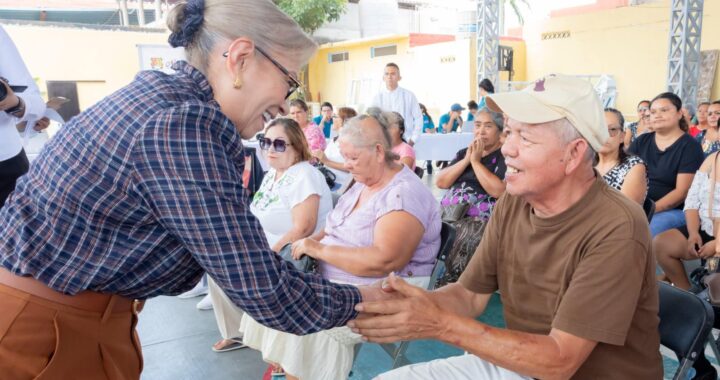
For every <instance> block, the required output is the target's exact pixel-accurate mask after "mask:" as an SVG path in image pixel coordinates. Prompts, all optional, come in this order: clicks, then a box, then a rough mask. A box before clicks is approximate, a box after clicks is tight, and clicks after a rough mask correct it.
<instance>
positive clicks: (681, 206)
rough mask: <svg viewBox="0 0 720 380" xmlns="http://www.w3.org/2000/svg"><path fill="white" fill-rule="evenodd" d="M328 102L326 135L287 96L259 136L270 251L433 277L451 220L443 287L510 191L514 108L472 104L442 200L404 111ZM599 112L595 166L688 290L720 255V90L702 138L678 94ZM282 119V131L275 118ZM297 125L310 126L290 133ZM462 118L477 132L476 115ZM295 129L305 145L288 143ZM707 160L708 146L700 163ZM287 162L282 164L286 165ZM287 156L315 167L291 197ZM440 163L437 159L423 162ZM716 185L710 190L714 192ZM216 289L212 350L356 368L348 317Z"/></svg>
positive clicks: (672, 277) (357, 275) (288, 367)
mask: <svg viewBox="0 0 720 380" xmlns="http://www.w3.org/2000/svg"><path fill="white" fill-rule="evenodd" d="M331 107H332V106H329V103H328V104H323V108H322V109H321V112H322V113H321V115H320V116H318V117H316V118H315V119H318V118H319V121H320V123H321V125H326V123H327V120H326V119H327V118H328V117H330V120H332V125H331V126H330V132H329V135H330V136H332V137H331V138H328V139H325V137H326V136H320V133H321V129H320V127H319V126H318V125H316V124H317V123H313V122H310V121H309V118H308V115H307V112H308V107H307V105H306V104H305V103H304V102H302V101H299V100H298V101H293V102H292V103H291V110H290V116H291V117H292V120H289V119H278V120H276V121H275V122H273V124H270V125H269V126H268V128H267V130H266V131H265V134H264V136H263V137H262V138H261V140H262V141H261V147H262V149H263V150H265V151H267V154H268V156H269V157H273V160H269V163H270V166H271V172H269V174H270V175H269V176H267V177H266V178H265V180H264V181H263V184H262V186H261V189H260V190H259V191H258V193H257V194H256V195H255V200H254V201H253V212H254V213H255V214H256V216H257V217H258V218H259V220H260V221H261V224H263V227H264V228H266V235H267V237H268V241H269V242H270V244H271V246H272V248H273V249H274V250H276V251H278V250H279V249H280V248H281V247H282V246H283V245H284V244H285V243H288V242H292V243H293V255H295V256H296V257H298V258H299V257H300V256H301V255H307V256H310V257H312V258H314V259H315V260H317V262H318V267H317V269H316V270H317V271H318V273H319V274H320V275H321V276H323V277H324V278H326V279H328V280H330V281H333V282H338V283H348V284H355V285H366V284H370V283H372V282H373V281H376V280H378V279H381V278H383V277H385V276H387V275H388V274H389V273H390V272H395V273H397V274H398V275H399V276H402V277H404V278H405V279H406V280H407V281H408V282H410V283H411V284H414V285H418V286H420V287H423V288H424V287H427V285H428V281H429V274H430V271H431V270H432V267H433V266H434V264H435V263H434V260H435V256H436V254H437V250H438V247H439V231H440V220H441V218H442V220H445V221H447V222H450V223H451V224H452V225H453V226H454V227H455V230H456V240H455V242H454V244H453V247H452V249H451V251H450V253H449V255H448V256H447V258H446V264H447V271H446V273H445V274H444V275H443V276H442V277H441V278H440V279H439V281H438V286H443V285H447V284H450V283H453V282H456V281H457V280H458V279H459V278H460V277H461V275H462V273H463V272H464V271H465V268H466V267H467V265H468V263H469V262H470V261H471V258H472V257H473V254H474V253H475V251H476V249H477V247H478V246H479V245H480V242H481V240H482V238H483V235H484V232H485V227H486V225H487V223H488V220H489V219H490V217H491V215H492V213H493V211H494V208H495V203H496V202H497V201H498V199H499V198H500V197H501V196H502V195H503V194H504V192H505V186H506V185H505V173H506V170H507V169H506V164H505V157H504V156H503V154H502V152H501V147H502V145H503V143H504V140H505V137H506V134H505V132H506V130H505V125H506V123H507V116H506V115H503V114H502V113H496V112H493V111H491V110H490V109H488V108H487V107H482V108H481V109H479V110H477V111H475V112H473V119H474V120H473V130H472V132H473V134H474V139H473V142H472V143H471V144H470V145H469V146H468V147H467V148H463V149H461V150H460V151H458V152H457V154H456V157H455V158H454V159H453V160H452V161H451V162H450V164H449V166H447V167H446V168H444V169H442V170H441V171H440V172H439V173H437V175H436V178H435V181H436V185H437V187H438V188H440V189H446V190H447V191H446V192H445V194H444V195H443V196H442V199H440V201H439V202H438V201H437V200H436V199H435V198H434V197H433V196H432V194H431V193H430V191H429V189H427V187H426V186H425V185H424V184H423V183H422V182H421V181H420V180H419V179H418V178H417V176H416V175H415V174H414V173H413V172H412V169H414V168H415V163H416V157H415V152H414V149H413V147H412V146H411V145H410V144H408V143H407V142H405V141H404V139H403V135H404V132H405V131H404V126H405V123H404V120H403V118H402V116H401V115H399V114H398V113H395V112H387V111H384V110H381V109H379V108H370V109H368V110H366V115H362V116H359V117H358V116H357V113H356V112H355V110H353V109H352V108H347V107H342V108H339V109H337V114H335V115H333V114H332V112H333V110H332V108H331ZM453 107H455V109H457V110H453V109H451V112H450V113H448V114H446V115H443V116H446V117H444V118H441V124H442V125H445V126H446V129H447V130H448V132H449V131H452V127H453V126H455V125H457V126H456V128H458V127H460V125H462V124H460V123H462V118H461V117H460V112H461V111H462V107H461V106H459V105H453ZM328 110H329V112H328ZM421 110H422V111H423V117H424V119H425V123H426V126H427V127H424V128H423V133H433V132H436V129H435V128H434V125H433V122H432V117H431V116H430V115H429V114H428V113H427V110H426V109H425V108H424V107H422V106H421ZM604 111H605V112H604V116H605V119H604V122H605V125H606V127H607V132H608V136H609V139H608V140H607V141H606V142H605V144H604V145H602V146H601V147H600V148H599V149H597V151H596V156H595V157H596V158H595V170H596V173H597V174H598V175H599V176H600V177H602V179H603V180H604V181H605V182H606V183H607V185H609V186H610V187H612V188H614V189H616V190H617V191H619V192H620V193H622V194H623V195H624V196H625V197H627V198H628V199H630V200H632V201H634V202H635V203H637V204H638V206H642V205H643V204H645V203H646V201H647V200H651V201H653V202H654V207H655V215H654V216H653V217H652V219H651V221H650V231H651V234H652V236H653V238H654V240H653V248H654V252H655V256H656V259H657V262H658V264H659V265H660V267H661V268H662V270H663V271H664V276H663V278H665V279H666V280H667V281H669V282H672V283H673V284H674V285H675V286H678V287H680V288H683V289H690V288H691V285H690V282H689V280H688V278H687V276H686V274H685V270H684V268H683V265H682V261H684V260H691V259H695V258H707V257H710V256H714V255H720V252H718V251H716V249H715V244H714V237H713V233H714V231H713V220H714V217H715V215H717V213H718V212H720V206H718V205H717V203H718V202H719V201H720V189H718V190H717V191H714V186H713V184H712V183H713V180H712V178H714V177H713V176H716V174H715V165H716V164H717V160H718V155H717V154H713V153H715V152H717V151H718V150H720V141H719V139H718V137H719V136H718V119H719V118H720V101H717V102H714V103H708V104H707V107H706V109H699V110H698V123H697V126H695V128H696V129H698V133H697V135H696V136H695V138H693V137H692V136H690V135H689V132H688V130H689V125H688V120H689V118H688V117H687V116H686V115H685V114H684V112H683V106H682V102H681V101H680V99H679V98H678V97H677V96H676V95H674V94H672V93H662V94H660V95H658V96H656V97H655V98H654V99H653V100H652V101H642V102H640V103H639V104H638V110H637V111H638V115H637V116H638V121H636V122H634V123H626V122H625V118H624V116H623V115H622V113H621V112H620V111H618V110H616V109H614V108H606V109H605V110H604ZM326 113H328V114H329V115H325V114H326ZM454 114H456V117H455V118H453V117H452V116H453V115H454ZM442 119H447V120H442ZM293 120H295V121H296V122H293ZM451 123H452V124H451ZM456 123H457V124H456ZM278 125H282V126H283V127H284V128H274V127H277V126H278ZM442 125H441V127H440V128H441V130H442ZM288 129H292V130H296V131H301V132H302V134H299V135H297V134H296V135H292V136H291V133H289V132H287V131H288ZM465 129H466V130H465V132H469V131H468V130H467V129H468V128H467V126H466V127H465ZM298 136H299V137H301V138H302V141H303V142H296V141H294V140H293V139H295V138H298ZM321 137H322V143H321V142H320V141H321V139H320V138H321ZM278 140H280V141H284V142H285V144H283V143H278V142H277V141H278ZM311 140H312V141H314V143H310V141H311ZM303 143H304V145H305V146H307V147H308V155H307V156H305V155H304V154H299V153H297V152H296V151H295V150H293V149H294V147H299V146H303ZM302 149H303V148H300V150H302ZM279 150H284V152H290V153H291V155H292V156H296V155H297V157H298V158H299V161H293V160H290V161H287V160H279V159H278V157H279V155H280V153H282V152H279ZM703 157H707V158H706V159H705V161H704V163H703ZM286 158H287V157H286ZM311 158H314V159H316V160H317V161H319V162H320V163H322V164H323V165H325V166H327V167H328V168H330V169H331V170H333V171H334V172H335V173H336V175H337V176H338V178H339V181H340V183H348V184H350V186H349V187H348V188H346V189H344V191H345V192H344V193H343V194H342V195H341V196H340V198H339V201H338V203H337V206H336V207H335V208H334V209H332V204H331V203H330V204H329V206H327V205H325V204H326V203H328V202H329V201H328V199H330V197H329V193H330V191H329V189H328V188H327V186H326V185H325V182H324V179H323V177H322V175H321V174H320V172H319V171H317V170H316V169H315V168H313V167H312V166H311V165H310V164H309V163H308V162H307V161H308V160H309V159H311ZM290 162H291V164H290V165H289V166H287V165H288V163H290ZM280 163H282V165H285V166H284V167H283V166H278V164H280ZM701 164H702V165H701ZM292 167H303V168H304V172H303V173H305V172H307V173H312V174H311V175H303V177H304V179H303V180H302V181H301V182H305V183H307V184H306V185H305V186H304V187H303V191H299V190H297V189H291V187H288V188H287V190H286V191H287V192H288V193H293V194H292V195H293V196H292V197H290V198H287V197H288V196H289V195H287V194H286V195H285V197H286V198H282V196H279V194H277V193H272V191H273V190H275V191H280V190H279V189H281V188H282V185H284V183H283V181H282V179H281V178H285V177H287V175H283V174H282V173H283V170H285V171H287V172H290V171H292V170H290V168H292ZM295 170H296V171H298V170H299V169H295ZM431 170H432V166H429V169H428V172H429V173H431ZM278 173H281V174H279V175H278ZM350 179H353V181H349V180H350ZM321 185H322V186H321ZM295 186H298V185H297V184H296V185H295ZM275 187H277V189H275ZM713 191H714V192H713ZM711 192H713V194H715V199H714V200H709V198H708V196H706V195H707V194H710V193H711ZM263 199H265V200H266V201H267V200H270V199H275V200H276V201H277V200H278V199H281V203H278V204H277V207H278V208H279V209H283V212H284V214H281V213H280V210H279V209H278V210H269V209H264V212H263V211H262V210H259V209H258V207H259V205H260V203H262V202H263ZM291 199H293V200H294V201H293V200H291ZM323 202H324V203H323ZM330 202H331V201H330ZM713 202H714V203H713ZM305 203H307V205H304V204H305ZM438 206H439V208H438ZM646 211H647V210H646ZM683 211H684V212H683ZM300 214H302V215H303V216H302V217H301V216H299V215H300ZM305 214H309V215H311V216H312V215H314V216H315V218H311V217H310V218H306V217H305ZM281 219H282V220H284V221H285V223H284V224H283V223H280V220H281ZM287 222H290V223H287ZM280 230H282V231H280ZM290 235H292V236H290ZM408 242H410V243H409V244H408ZM211 295H212V296H213V303H215V310H216V315H218V316H217V320H218V326H219V327H220V330H221V333H222V336H223V340H221V341H219V342H218V343H217V344H216V345H215V347H214V348H216V349H218V350H222V348H223V347H224V346H227V345H244V344H247V345H248V346H250V347H252V348H255V349H257V350H259V351H261V352H262V355H263V359H264V360H265V361H267V362H269V363H271V366H272V367H273V368H274V369H273V371H274V372H276V373H284V374H285V376H286V377H287V378H288V379H296V378H298V379H310V378H312V379H343V378H347V376H348V374H349V372H350V369H351V368H352V364H353V360H354V358H353V352H354V351H353V348H354V346H355V345H356V344H358V343H360V342H361V340H360V339H359V337H360V336H359V335H357V334H353V333H352V332H350V331H349V330H348V329H347V328H336V329H333V330H329V331H324V332H320V333H315V334H311V335H307V336H296V335H292V334H287V333H283V332H280V331H276V330H272V329H270V328H267V327H265V326H262V325H260V324H259V323H257V322H256V321H254V320H253V319H252V318H250V317H249V316H247V315H243V313H242V311H241V310H239V309H237V308H236V307H235V306H233V305H232V303H231V302H230V301H229V299H227V297H224V295H223V294H222V292H221V291H219V290H218V288H217V286H214V284H212V283H211ZM218 304H221V306H220V307H218Z"/></svg>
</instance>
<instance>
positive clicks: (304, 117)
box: [289, 99, 327, 151]
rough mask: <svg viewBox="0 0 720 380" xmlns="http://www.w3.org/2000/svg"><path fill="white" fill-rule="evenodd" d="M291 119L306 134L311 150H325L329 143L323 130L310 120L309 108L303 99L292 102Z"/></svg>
mask: <svg viewBox="0 0 720 380" xmlns="http://www.w3.org/2000/svg"><path fill="white" fill-rule="evenodd" d="M289 115H290V117H291V118H292V119H293V120H295V121H296V122H297V123H298V124H299V125H300V128H301V129H302V131H303V133H304V134H305V138H306V139H307V142H308V145H309V146H310V150H311V151H313V150H325V147H326V146H327V142H326V141H325V134H323V130H322V128H320V127H319V126H318V125H317V124H315V123H313V122H312V121H310V119H309V118H308V106H307V103H305V102H304V101H303V100H302V99H293V100H292V101H291V102H290V113H289Z"/></svg>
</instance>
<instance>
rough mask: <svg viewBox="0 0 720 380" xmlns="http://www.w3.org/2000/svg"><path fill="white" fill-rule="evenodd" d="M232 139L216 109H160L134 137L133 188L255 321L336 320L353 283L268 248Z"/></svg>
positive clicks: (349, 310)
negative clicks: (298, 265)
mask: <svg viewBox="0 0 720 380" xmlns="http://www.w3.org/2000/svg"><path fill="white" fill-rule="evenodd" d="M239 139H240V137H239V136H238V135H237V133H236V132H235V131H234V127H233V126H232V124H231V123H230V121H229V120H227V118H225V117H224V116H223V115H222V114H221V113H220V111H219V110H218V109H217V108H213V107H209V106H207V105H203V104H198V105H185V106H182V107H175V108H172V109H169V110H166V111H163V112H162V113H161V114H159V115H156V116H155V117H153V118H151V119H150V121H149V122H148V123H146V124H145V126H144V127H143V129H142V131H141V133H140V134H139V135H138V136H137V138H136V142H135V146H134V149H133V159H134V167H135V178H134V182H135V184H136V191H137V192H138V193H139V194H141V196H142V198H143V201H144V202H145V203H146V204H147V207H148V208H149V209H150V210H151V212H152V214H153V215H155V217H156V218H157V220H158V221H159V224H161V225H162V227H164V228H165V229H166V230H167V231H168V233H167V235H168V236H167V238H168V239H175V240H177V241H178V242H179V244H180V245H181V247H182V248H185V249H187V250H188V251H189V252H190V253H191V254H192V256H193V258H194V259H195V261H197V262H198V263H199V265H200V266H202V267H203V268H204V269H205V271H206V272H207V273H208V274H209V275H210V276H211V277H212V278H213V279H214V280H215V281H216V282H217V284H218V285H219V286H220V287H221V288H222V289H223V290H224V291H225V292H226V294H227V295H228V297H229V298H230V299H231V300H232V301H233V302H234V303H236V304H237V305H238V306H239V307H240V308H242V309H243V310H244V311H245V312H247V313H248V314H249V315H250V316H251V317H253V318H254V319H255V320H257V321H258V322H259V323H261V324H263V325H266V326H268V327H271V328H274V329H278V330H282V331H286V332H290V333H293V334H307V333H312V332H316V331H319V330H323V329H328V328H331V327H335V326H341V325H344V324H345V323H346V322H347V321H348V320H350V319H352V318H354V317H355V316H356V314H357V313H356V312H355V310H354V306H355V304H357V303H358V302H360V301H361V296H360V292H359V290H358V289H357V288H355V287H353V286H347V285H335V284H331V283H329V282H327V281H325V280H323V279H321V278H320V277H319V276H316V275H313V274H306V273H302V272H299V271H297V270H295V269H294V268H293V267H292V266H291V265H288V264H287V263H286V262H284V261H283V260H282V259H280V258H279V257H278V256H277V255H276V254H274V253H273V252H272V251H271V250H270V248H269V246H268V243H267V241H266V239H265V236H264V234H263V231H262V229H261V226H260V224H259V222H258V221H257V219H256V218H255V217H254V216H253V215H252V214H251V212H250V211H249V208H248V207H247V206H246V202H245V199H244V195H243V189H242V186H241V184H242V180H241V176H242V169H243V168H242V162H243V161H242V158H241V157H242V154H237V152H236V151H237V149H232V147H236V148H237V147H238V144H240V141H239ZM229 147H230V148H229ZM241 152H242V150H240V153H241ZM236 156H237V157H236ZM178 249H180V247H179V248H178Z"/></svg>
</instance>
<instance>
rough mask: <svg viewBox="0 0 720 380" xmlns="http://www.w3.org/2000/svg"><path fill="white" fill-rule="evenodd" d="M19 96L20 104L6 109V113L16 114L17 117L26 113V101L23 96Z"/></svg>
mask: <svg viewBox="0 0 720 380" xmlns="http://www.w3.org/2000/svg"><path fill="white" fill-rule="evenodd" d="M17 98H18V104H17V105H15V106H14V107H10V108H8V109H6V110H5V113H7V114H9V115H12V116H15V117H17V118H21V117H22V116H23V115H24V114H25V102H23V100H22V98H21V97H19V96H18V97H17Z"/></svg>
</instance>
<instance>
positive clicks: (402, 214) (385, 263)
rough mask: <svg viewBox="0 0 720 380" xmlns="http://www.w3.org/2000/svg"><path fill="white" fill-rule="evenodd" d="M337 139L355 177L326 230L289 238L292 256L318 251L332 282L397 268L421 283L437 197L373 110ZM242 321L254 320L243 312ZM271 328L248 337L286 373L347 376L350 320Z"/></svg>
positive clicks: (430, 256) (432, 249)
mask: <svg viewBox="0 0 720 380" xmlns="http://www.w3.org/2000/svg"><path fill="white" fill-rule="evenodd" d="M338 141H339V144H340V150H341V151H342V154H343V156H344V157H345V167H346V168H347V169H348V170H349V171H350V173H351V174H352V176H353V178H354V179H355V184H354V185H352V187H350V189H348V191H347V192H345V193H344V194H343V195H342V196H341V197H340V199H339V201H338V204H337V206H336V207H335V209H333V211H332V212H330V214H329V215H328V217H327V221H326V223H325V228H324V229H323V230H321V231H320V232H318V233H316V234H314V235H312V236H311V237H309V238H305V239H301V240H298V241H296V242H295V243H293V256H294V257H296V258H298V257H300V256H301V255H308V256H310V257H313V258H315V259H316V260H317V261H318V267H319V269H318V271H319V274H320V276H322V277H323V278H325V279H327V280H329V281H333V282H336V283H345V284H348V283H349V284H356V285H361V284H372V283H374V282H376V281H378V280H380V279H382V278H384V277H385V276H387V275H388V274H389V273H391V272H395V273H396V274H397V275H398V276H402V277H403V278H405V279H406V280H407V281H408V282H411V283H413V284H415V285H417V286H425V287H426V286H427V285H428V283H429V280H430V278H429V276H430V272H431V271H432V268H433V266H434V263H435V257H436V256H437V252H438V249H439V247H440V228H441V223H440V215H439V210H438V206H437V201H436V200H435V198H434V197H433V195H432V193H431V192H430V190H429V189H428V188H427V187H426V186H424V185H423V184H422V182H421V181H420V179H419V178H418V177H417V176H416V175H415V173H413V172H412V171H411V170H410V169H409V168H408V167H407V166H405V165H401V164H399V163H397V162H396V161H395V157H394V154H393V153H392V151H391V145H390V136H389V135H388V133H387V129H386V128H385V127H383V126H382V125H381V124H380V123H379V122H378V120H377V119H375V118H374V117H372V116H369V115H362V116H358V117H356V118H353V119H351V120H350V121H349V122H348V123H347V124H346V125H345V127H343V129H342V130H341V131H340V138H339V140H338ZM246 323H252V324H255V325H257V323H254V322H251V320H250V319H249V318H245V317H244V318H243V321H242V325H243V326H246ZM262 330H264V332H262V333H261V331H262ZM269 330H270V329H268V328H265V327H259V329H255V328H252V329H247V328H246V329H245V330H244V331H245V336H244V337H245V341H246V343H247V344H249V345H250V346H251V347H261V348H262V351H263V357H265V358H266V359H269V360H271V361H273V362H276V363H279V364H280V365H281V366H282V367H283V368H284V369H285V372H286V378H288V379H298V378H299V379H312V380H343V379H347V377H348V374H349V372H350V369H351V368H352V364H353V352H354V350H353V348H354V347H355V345H356V344H357V343H360V342H361V337H360V336H359V335H357V334H353V333H352V332H351V331H350V330H349V329H348V328H347V327H342V328H339V329H333V330H329V331H323V332H319V333H316V334H311V335H308V336H297V335H292V334H287V333H280V332H276V331H272V332H270V331H269ZM278 336H282V337H278Z"/></svg>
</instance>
